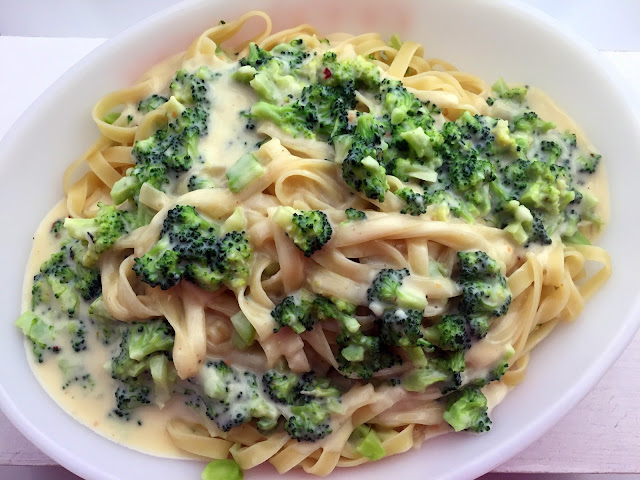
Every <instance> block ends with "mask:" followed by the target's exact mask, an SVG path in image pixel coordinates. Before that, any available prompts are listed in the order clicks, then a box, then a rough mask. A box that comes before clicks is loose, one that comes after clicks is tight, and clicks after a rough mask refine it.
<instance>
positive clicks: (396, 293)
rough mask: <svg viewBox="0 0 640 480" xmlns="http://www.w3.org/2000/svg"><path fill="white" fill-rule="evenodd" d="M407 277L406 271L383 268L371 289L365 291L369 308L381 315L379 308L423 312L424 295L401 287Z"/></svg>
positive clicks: (407, 271) (425, 303)
mask: <svg viewBox="0 0 640 480" xmlns="http://www.w3.org/2000/svg"><path fill="white" fill-rule="evenodd" d="M408 275H409V270H408V269H406V268H405V269H402V270H392V269H389V268H385V269H382V270H380V272H378V274H377V275H376V277H375V278H374V280H373V282H372V283H371V287H370V288H369V290H367V299H368V301H369V308H371V310H372V311H373V312H374V313H376V314H381V308H380V307H382V310H384V309H385V308H396V307H398V306H399V307H401V308H405V309H416V310H424V308H425V307H426V306H427V299H426V296H425V295H424V294H421V293H419V292H415V291H413V290H412V289H409V288H407V287H406V286H403V285H402V283H403V279H404V278H405V277H407V276H408Z"/></svg>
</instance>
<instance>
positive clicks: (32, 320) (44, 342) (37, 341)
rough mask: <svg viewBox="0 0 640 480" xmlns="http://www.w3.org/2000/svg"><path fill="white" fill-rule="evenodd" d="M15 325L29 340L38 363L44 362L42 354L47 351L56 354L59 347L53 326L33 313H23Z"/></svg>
mask: <svg viewBox="0 0 640 480" xmlns="http://www.w3.org/2000/svg"><path fill="white" fill-rule="evenodd" d="M15 325H16V326H17V327H18V328H19V329H20V330H22V333H23V334H24V335H25V336H26V337H27V338H29V340H31V343H32V344H33V354H34V355H35V357H36V360H37V361H38V363H42V362H43V361H44V353H45V352H47V351H49V352H53V353H58V352H59V351H60V347H58V345H57V344H56V341H55V333H54V330H53V325H49V324H48V323H46V322H44V321H43V320H42V319H40V317H38V316H37V315H36V314H35V313H33V312H25V313H23V314H22V315H20V317H18V319H17V320H16V323H15Z"/></svg>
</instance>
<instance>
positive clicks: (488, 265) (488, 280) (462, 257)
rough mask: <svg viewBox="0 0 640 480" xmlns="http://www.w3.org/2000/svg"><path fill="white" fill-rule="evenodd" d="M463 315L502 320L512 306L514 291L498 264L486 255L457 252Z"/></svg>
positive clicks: (473, 252) (476, 252)
mask: <svg viewBox="0 0 640 480" xmlns="http://www.w3.org/2000/svg"><path fill="white" fill-rule="evenodd" d="M458 267H459V268H460V278H459V283H460V285H461V287H462V299H461V301H460V304H459V309H460V311H461V312H462V313H463V314H468V315H474V314H488V315H493V316H497V317H499V316H501V315H504V314H505V313H506V312H507V309H508V308H509V304H510V303H511V291H510V290H509V286H508V285H507V279H506V278H505V277H504V276H503V275H502V272H501V271H500V267H499V265H498V263H497V262H496V261H495V260H493V259H492V258H491V257H489V256H488V255H487V254H486V253H485V252H481V251H469V252H458Z"/></svg>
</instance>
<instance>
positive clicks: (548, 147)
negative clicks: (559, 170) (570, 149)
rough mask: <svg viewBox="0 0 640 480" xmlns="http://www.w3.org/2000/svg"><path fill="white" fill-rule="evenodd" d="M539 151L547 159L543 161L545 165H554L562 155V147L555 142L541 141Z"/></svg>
mask: <svg viewBox="0 0 640 480" xmlns="http://www.w3.org/2000/svg"><path fill="white" fill-rule="evenodd" d="M540 151H541V152H542V153H544V154H545V156H546V157H547V158H546V160H545V162H547V163H556V161H557V160H558V159H559V158H560V156H561V155H562V147H561V146H560V145H558V144H557V143H556V142H550V141H549V140H542V141H541V142H540Z"/></svg>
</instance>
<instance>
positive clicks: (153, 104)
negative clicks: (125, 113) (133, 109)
mask: <svg viewBox="0 0 640 480" xmlns="http://www.w3.org/2000/svg"><path fill="white" fill-rule="evenodd" d="M168 101H169V99H168V98H166V97H163V96H162V95H157V94H155V93H154V94H153V95H151V96H149V97H147V98H144V99H142V100H140V103H138V111H139V112H142V113H149V112H151V111H153V110H155V109H156V108H158V107H160V106H161V105H162V104H164V103H166V102H168Z"/></svg>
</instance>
